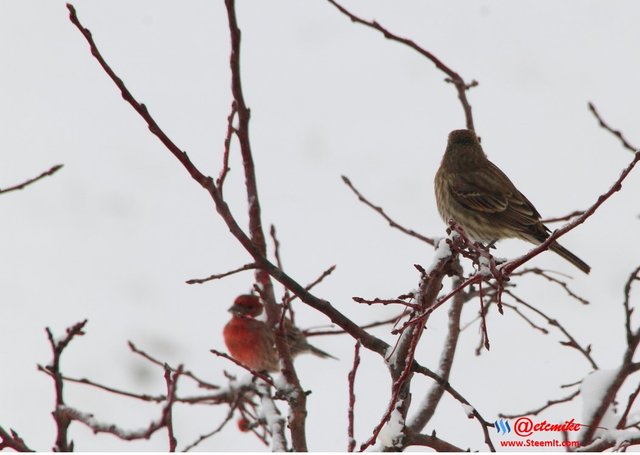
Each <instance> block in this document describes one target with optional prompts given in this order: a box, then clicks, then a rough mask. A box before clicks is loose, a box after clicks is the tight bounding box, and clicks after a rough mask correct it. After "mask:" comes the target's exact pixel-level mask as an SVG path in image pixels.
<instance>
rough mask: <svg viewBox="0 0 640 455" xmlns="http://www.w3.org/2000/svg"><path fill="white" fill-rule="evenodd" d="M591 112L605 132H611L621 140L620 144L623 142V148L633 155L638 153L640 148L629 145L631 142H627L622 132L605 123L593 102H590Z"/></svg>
mask: <svg viewBox="0 0 640 455" xmlns="http://www.w3.org/2000/svg"><path fill="white" fill-rule="evenodd" d="M589 110H590V111H591V113H592V114H593V115H594V116H595V118H596V120H598V123H599V124H600V126H601V127H602V128H604V129H605V130H607V131H609V132H610V133H611V134H613V135H614V136H615V137H617V138H618V139H620V142H622V146H623V147H624V148H626V149H627V150H629V151H630V152H631V153H636V151H637V150H638V148H637V147H634V146H633V145H631V144H630V143H629V141H627V139H626V138H625V137H624V135H623V134H622V131H620V130H616V129H614V128H612V127H611V126H609V124H608V123H607V122H605V121H604V119H603V118H602V117H601V116H600V113H599V112H598V110H597V109H596V106H595V105H594V104H593V103H592V102H589Z"/></svg>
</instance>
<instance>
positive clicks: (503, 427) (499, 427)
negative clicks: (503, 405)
mask: <svg viewBox="0 0 640 455" xmlns="http://www.w3.org/2000/svg"><path fill="white" fill-rule="evenodd" d="M494 425H495V427H496V431H497V432H498V434H500V433H502V434H507V433H511V425H509V421H508V420H505V419H499V420H496V421H495V422H494Z"/></svg>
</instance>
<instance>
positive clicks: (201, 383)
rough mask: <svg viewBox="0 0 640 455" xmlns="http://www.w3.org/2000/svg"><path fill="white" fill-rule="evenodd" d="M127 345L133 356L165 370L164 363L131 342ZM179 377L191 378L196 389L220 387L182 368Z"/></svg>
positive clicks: (175, 369)
mask: <svg viewBox="0 0 640 455" xmlns="http://www.w3.org/2000/svg"><path fill="white" fill-rule="evenodd" d="M127 345H128V346H129V349H131V352H133V353H134V354H138V355H139V356H141V357H142V358H144V359H146V360H148V361H149V362H151V363H153V364H154V365H157V366H159V367H161V368H165V367H166V366H167V364H166V363H165V362H161V361H160V360H158V359H155V358H154V357H152V356H151V355H149V354H148V353H146V352H145V351H143V350H142V349H140V348H138V347H137V346H136V345H135V344H133V342H131V341H129V342H127ZM169 368H171V370H172V371H177V368H173V367H171V366H169ZM181 375H182V376H186V377H188V378H191V379H192V380H194V381H195V382H196V384H198V387H200V388H201V389H206V390H218V389H219V388H220V386H217V385H215V384H211V383H210V382H207V381H205V380H203V379H200V378H198V377H197V376H196V375H195V374H193V373H192V372H191V371H189V370H185V369H184V368H183V369H182V372H181Z"/></svg>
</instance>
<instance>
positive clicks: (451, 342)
mask: <svg viewBox="0 0 640 455" xmlns="http://www.w3.org/2000/svg"><path fill="white" fill-rule="evenodd" d="M461 282H462V279H461V278H460V277H459V276H458V277H455V278H454V280H453V282H452V284H451V287H452V288H456V287H458V286H459V285H460V283H461ZM466 301H467V297H466V294H465V293H464V292H462V291H461V292H458V293H457V294H456V295H455V296H454V297H453V304H452V305H451V309H450V310H449V332H448V334H447V339H446V340H445V344H444V348H443V350H442V354H441V356H440V371H439V372H438V375H439V376H440V377H441V378H442V379H443V380H444V381H447V382H448V381H449V376H450V374H451V369H452V367H453V358H454V356H455V353H456V347H457V345H458V338H459V336H460V316H461V315H462V307H463V305H464V303H465V302H466ZM444 391H445V389H444V387H443V386H442V385H441V384H438V383H436V384H434V385H433V386H432V387H431V390H429V393H428V394H427V396H426V397H425V399H424V401H423V402H422V404H421V405H420V407H419V409H418V414H417V415H416V416H415V417H414V418H413V420H412V421H411V423H410V424H409V427H410V428H411V430H412V431H413V432H414V433H419V432H421V431H422V430H423V429H424V427H425V426H427V424H428V423H429V421H430V420H431V418H432V417H433V415H434V414H435V412H436V408H437V407H438V403H440V399H441V398H442V395H443V394H444Z"/></svg>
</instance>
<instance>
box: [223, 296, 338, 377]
mask: <svg viewBox="0 0 640 455" xmlns="http://www.w3.org/2000/svg"><path fill="white" fill-rule="evenodd" d="M229 311H230V312H231V314H232V315H233V316H232V317H231V320H230V321H229V322H228V323H227V325H225V326H224V330H223V332H222V333H223V336H224V342H225V344H226V345H227V349H228V350H229V353H230V354H231V356H232V357H233V358H234V359H236V360H237V361H238V362H240V363H243V364H244V365H246V366H248V367H249V368H251V369H252V370H256V371H278V370H279V369H280V365H279V364H280V359H279V357H278V352H277V351H276V347H275V341H274V337H273V332H272V331H271V329H269V327H268V326H267V324H266V323H264V322H263V321H259V320H257V319H256V316H258V315H260V314H261V313H262V303H261V302H260V299H259V298H258V296H255V295H241V296H239V297H237V298H236V300H235V301H234V302H233V305H232V306H231V308H229ZM284 329H285V337H286V339H287V343H288V345H289V350H290V352H291V356H292V357H295V356H297V355H298V354H302V353H303V352H310V353H312V354H315V355H317V356H318V357H322V358H327V357H331V358H333V359H335V357H333V356H331V355H329V354H327V353H326V352H324V351H322V350H320V349H318V348H316V347H314V346H312V345H310V344H309V343H308V342H307V339H306V337H305V336H304V334H303V333H302V332H301V331H300V329H298V328H297V327H296V326H294V325H293V323H292V322H291V320H289V319H285V320H284Z"/></svg>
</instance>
